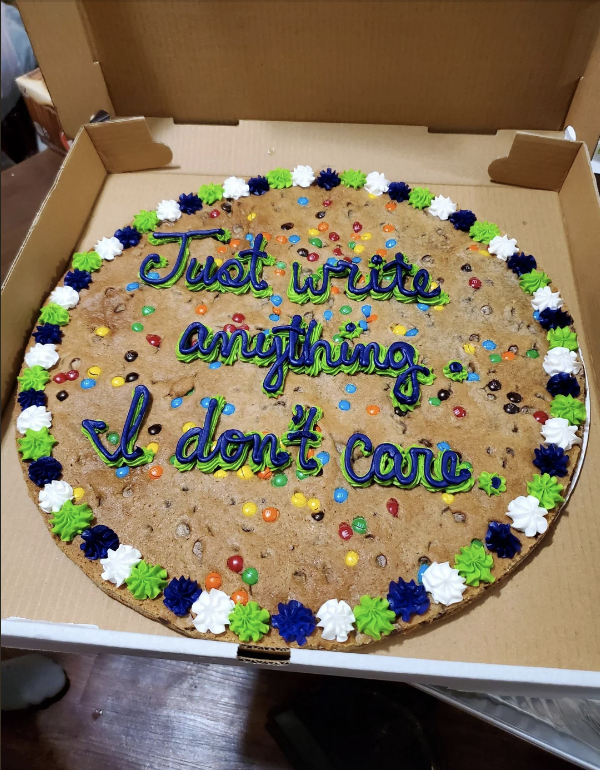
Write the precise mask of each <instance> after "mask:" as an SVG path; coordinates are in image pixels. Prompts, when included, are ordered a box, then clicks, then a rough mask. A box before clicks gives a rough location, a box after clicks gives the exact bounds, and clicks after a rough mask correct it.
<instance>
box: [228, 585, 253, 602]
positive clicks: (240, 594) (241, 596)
mask: <svg viewBox="0 0 600 770" xmlns="http://www.w3.org/2000/svg"><path fill="white" fill-rule="evenodd" d="M249 599H250V597H249V596H248V591H244V589H243V588H240V589H239V590H238V591H234V592H233V593H232V594H231V600H232V602H233V603H234V604H248V600H249Z"/></svg>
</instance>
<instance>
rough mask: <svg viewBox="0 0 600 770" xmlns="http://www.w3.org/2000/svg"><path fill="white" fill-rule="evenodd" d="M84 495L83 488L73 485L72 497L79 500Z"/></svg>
mask: <svg viewBox="0 0 600 770" xmlns="http://www.w3.org/2000/svg"><path fill="white" fill-rule="evenodd" d="M84 495H85V489H82V488H81V487H75V489H74V490H73V497H74V498H75V499H76V500H81V498H82V497H83V496H84Z"/></svg>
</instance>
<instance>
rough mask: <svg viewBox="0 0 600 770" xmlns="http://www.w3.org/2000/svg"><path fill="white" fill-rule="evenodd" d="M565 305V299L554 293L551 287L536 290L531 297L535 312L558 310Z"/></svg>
mask: <svg viewBox="0 0 600 770" xmlns="http://www.w3.org/2000/svg"><path fill="white" fill-rule="evenodd" d="M563 304H564V300H563V298H562V297H561V296H560V294H559V293H558V292H557V291H552V289H551V288H550V287H549V286H542V288H541V289H536V290H535V291H534V292H533V295H532V297H531V305H532V307H533V309H534V310H537V311H538V312H539V313H543V312H544V310H558V308H559V307H562V306H563Z"/></svg>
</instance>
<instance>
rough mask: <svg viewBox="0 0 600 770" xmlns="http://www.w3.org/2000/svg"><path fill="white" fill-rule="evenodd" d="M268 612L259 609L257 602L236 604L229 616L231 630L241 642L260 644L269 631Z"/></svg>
mask: <svg viewBox="0 0 600 770" xmlns="http://www.w3.org/2000/svg"><path fill="white" fill-rule="evenodd" d="M270 617H271V616H270V614H269V611H268V610H265V609H263V608H262V607H259V605H258V604H257V603H256V602H248V604H236V605H235V607H234V609H233V612H232V613H231V615H230V616H229V629H230V630H231V631H233V633H234V634H236V635H237V636H238V637H239V638H240V641H242V642H249V641H250V639H252V641H253V642H258V641H259V640H260V639H262V638H263V636H264V635H265V634H266V633H268V631H269V625H268V623H269V618H270Z"/></svg>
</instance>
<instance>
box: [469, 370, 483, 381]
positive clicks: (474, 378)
mask: <svg viewBox="0 0 600 770" xmlns="http://www.w3.org/2000/svg"><path fill="white" fill-rule="evenodd" d="M480 379H481V377H480V376H479V375H478V374H477V372H469V373H468V374H467V382H479V380H480Z"/></svg>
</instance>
